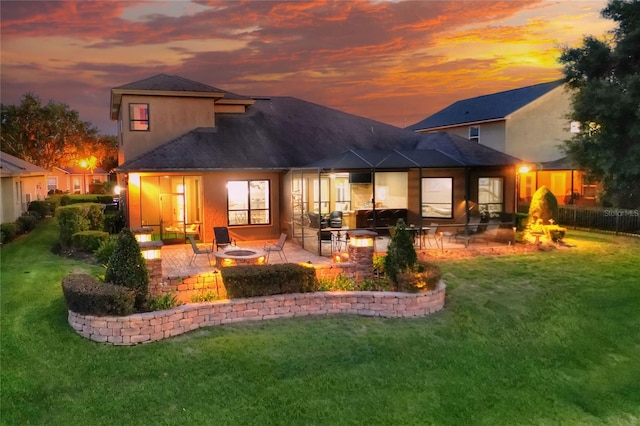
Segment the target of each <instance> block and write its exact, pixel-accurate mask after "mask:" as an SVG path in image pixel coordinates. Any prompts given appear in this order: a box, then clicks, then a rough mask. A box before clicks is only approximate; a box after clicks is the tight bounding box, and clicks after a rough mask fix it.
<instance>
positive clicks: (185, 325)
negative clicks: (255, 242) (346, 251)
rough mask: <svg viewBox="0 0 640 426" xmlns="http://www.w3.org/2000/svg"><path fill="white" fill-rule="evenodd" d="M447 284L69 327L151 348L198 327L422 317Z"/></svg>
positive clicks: (245, 303) (231, 303) (81, 319)
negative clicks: (325, 318) (312, 318)
mask: <svg viewBox="0 0 640 426" xmlns="http://www.w3.org/2000/svg"><path fill="white" fill-rule="evenodd" d="M445 288H446V286H445V284H444V283H443V282H440V284H438V288H437V289H436V290H433V291H428V292H424V293H396V292H377V291H329V292H317V293H298V294H282V295H276V296H265V297H254V298H250V299H233V300H219V301H214V302H204V303H194V304H188V305H182V306H178V307H175V308H173V309H169V310H165V311H155V312H146V313H143V314H134V315H129V316H124V317H97V316H93V315H81V314H77V313H75V312H72V311H69V317H68V321H69V324H70V325H71V327H73V329H74V330H76V331H77V332H78V334H80V335H81V336H83V337H86V338H88V339H91V340H94V341H96V342H104V343H111V344H114V345H135V344H137V343H149V342H155V341H158V340H162V339H166V338H168V337H172V336H177V335H179V334H183V333H186V332H188V331H192V330H195V329H197V328H200V327H209V326H214V325H224V324H230V323H235V322H244V321H262V320H269V319H276V318H291V317H300V316H308V315H333V314H352V315H364V316H380V317H387V318H393V317H423V316H426V315H429V314H432V313H434V312H437V311H439V310H441V309H442V308H443V307H444V297H445Z"/></svg>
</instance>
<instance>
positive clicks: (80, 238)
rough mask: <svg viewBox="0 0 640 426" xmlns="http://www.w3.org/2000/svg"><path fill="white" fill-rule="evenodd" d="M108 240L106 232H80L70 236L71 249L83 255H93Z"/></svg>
mask: <svg viewBox="0 0 640 426" xmlns="http://www.w3.org/2000/svg"><path fill="white" fill-rule="evenodd" d="M108 239H109V233H108V232H104V231H80V232H76V233H75V234H73V235H72V236H71V247H73V248H74V249H76V250H78V251H81V252H83V253H93V252H94V251H96V250H98V248H99V247H100V245H101V244H102V243H104V242H106V241H107V240H108Z"/></svg>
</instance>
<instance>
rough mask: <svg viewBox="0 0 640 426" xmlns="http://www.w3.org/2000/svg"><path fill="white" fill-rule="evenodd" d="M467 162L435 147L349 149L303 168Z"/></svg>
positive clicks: (442, 165)
mask: <svg viewBox="0 0 640 426" xmlns="http://www.w3.org/2000/svg"><path fill="white" fill-rule="evenodd" d="M464 165H465V164H464V163H462V162H460V161H458V160H456V159H454V158H451V157H449V156H448V155H446V154H444V153H442V152H440V151H438V150H434V149H421V150H414V149H403V150H388V149H380V150H363V149H356V150H354V149H349V150H347V151H344V152H341V153H340V154H338V155H335V156H332V157H328V158H324V159H322V160H320V161H316V162H314V163H311V164H308V165H307V166H305V167H303V168H316V169H322V170H331V169H334V170H340V169H342V170H357V169H367V170H371V169H408V168H418V167H439V168H445V167H446V168H449V167H462V166H464Z"/></svg>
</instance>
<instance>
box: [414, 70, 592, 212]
mask: <svg viewBox="0 0 640 426" xmlns="http://www.w3.org/2000/svg"><path fill="white" fill-rule="evenodd" d="M570 107H571V104H570V94H569V93H568V92H567V88H566V87H565V86H564V85H563V84H562V81H560V80H556V81H551V82H547V83H541V84H536V85H533V86H527V87H522V88H518V89H513V90H507V91H503V92H498V93H492V94H488V95H484V96H478V97H474V98H469V99H464V100H460V101H457V102H454V103H453V104H451V105H449V106H448V107H446V108H444V109H443V110H441V111H438V112H436V113H435V114H433V115H431V116H429V117H427V118H425V119H424V120H421V121H420V122H418V123H415V124H413V125H411V126H409V127H408V129H410V130H413V131H415V132H418V133H432V132H442V131H446V132H449V133H452V134H455V135H459V136H461V137H464V138H466V139H468V140H469V141H470V142H472V143H477V144H481V145H486V146H488V147H491V148H493V149H496V150H498V151H501V152H504V153H506V154H509V155H512V156H514V157H517V158H520V159H521V160H522V161H523V166H526V167H525V168H522V170H521V171H520V173H519V176H518V179H519V182H520V184H519V190H518V193H519V196H520V199H521V200H522V202H524V203H526V202H527V201H529V200H531V196H532V194H533V192H535V190H536V189H537V188H538V187H540V186H542V185H545V186H547V187H548V188H549V189H550V190H551V191H552V192H553V193H554V194H555V195H556V197H557V198H558V202H559V203H561V204H565V203H573V202H579V203H583V204H589V203H591V202H592V200H593V196H594V194H593V185H588V184H587V183H586V182H584V174H583V173H582V172H580V171H579V170H577V169H576V168H575V167H574V166H573V165H572V164H571V162H570V161H569V159H568V158H566V157H565V154H564V153H563V152H562V150H561V148H560V147H561V145H562V143H563V141H565V140H568V139H570V138H571V137H572V132H575V131H576V129H575V128H574V127H575V126H572V123H571V121H570V119H569V118H568V116H569V113H570V110H571V108H570ZM525 170H528V171H525ZM571 194H573V196H571Z"/></svg>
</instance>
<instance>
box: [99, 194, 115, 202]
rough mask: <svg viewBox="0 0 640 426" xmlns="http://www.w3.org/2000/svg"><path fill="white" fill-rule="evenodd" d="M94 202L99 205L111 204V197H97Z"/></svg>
mask: <svg viewBox="0 0 640 426" xmlns="http://www.w3.org/2000/svg"><path fill="white" fill-rule="evenodd" d="M96 201H97V202H98V203H100V204H113V196H112V195H98V196H97V197H96Z"/></svg>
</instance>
